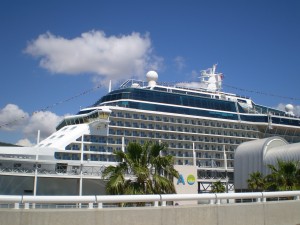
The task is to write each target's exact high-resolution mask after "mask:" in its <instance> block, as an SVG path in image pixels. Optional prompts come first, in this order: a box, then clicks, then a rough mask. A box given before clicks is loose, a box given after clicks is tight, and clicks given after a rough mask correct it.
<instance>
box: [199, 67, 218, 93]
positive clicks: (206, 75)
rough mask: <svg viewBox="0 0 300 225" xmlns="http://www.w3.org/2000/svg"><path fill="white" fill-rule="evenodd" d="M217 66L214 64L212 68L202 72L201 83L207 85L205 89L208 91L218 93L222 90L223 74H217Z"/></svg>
mask: <svg viewBox="0 0 300 225" xmlns="http://www.w3.org/2000/svg"><path fill="white" fill-rule="evenodd" d="M216 68H217V64H214V65H213V66H212V68H208V69H206V70H202V71H201V77H200V79H201V83H203V84H204V85H205V87H204V88H205V89H206V90H208V91H213V92H218V91H221V89H222V79H223V74H222V73H217V72H216Z"/></svg>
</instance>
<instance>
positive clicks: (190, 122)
mask: <svg viewBox="0 0 300 225" xmlns="http://www.w3.org/2000/svg"><path fill="white" fill-rule="evenodd" d="M111 118H120V119H122V118H125V119H135V120H140V121H156V122H163V123H171V124H186V125H197V126H204V127H216V128H228V129H236V130H249V131H250V130H252V131H257V129H256V128H255V127H253V126H250V125H241V124H232V123H221V122H215V121H205V120H193V119H182V118H175V117H161V116H154V115H147V116H146V115H143V114H142V115H140V114H130V113H122V112H118V113H115V112H112V113H111ZM111 122H112V121H111ZM128 123H131V122H128Z"/></svg>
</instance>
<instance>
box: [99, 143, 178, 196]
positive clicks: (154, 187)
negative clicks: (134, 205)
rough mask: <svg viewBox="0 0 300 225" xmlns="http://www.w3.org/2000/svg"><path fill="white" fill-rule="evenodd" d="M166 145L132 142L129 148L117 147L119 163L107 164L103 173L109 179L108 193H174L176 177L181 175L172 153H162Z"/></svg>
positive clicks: (115, 152)
mask: <svg viewBox="0 0 300 225" xmlns="http://www.w3.org/2000/svg"><path fill="white" fill-rule="evenodd" d="M165 150H166V145H165V144H161V143H153V142H146V143H145V144H144V145H140V144H139V143H135V142H131V143H129V144H128V146H127V151H126V152H122V151H114V154H115V155H116V158H117V160H118V161H119V162H120V163H119V164H118V165H117V166H112V165H110V166H108V167H106V169H105V170H104V171H103V174H102V177H103V178H104V179H107V180H108V182H107V184H106V192H107V193H108V194H118V195H119V194H171V193H175V192H176V191H175V187H174V184H173V178H174V177H176V178H178V177H179V173H178V172H177V171H176V170H175V169H174V159H173V156H170V155H166V156H163V155H162V154H161V153H162V152H164V151H165Z"/></svg>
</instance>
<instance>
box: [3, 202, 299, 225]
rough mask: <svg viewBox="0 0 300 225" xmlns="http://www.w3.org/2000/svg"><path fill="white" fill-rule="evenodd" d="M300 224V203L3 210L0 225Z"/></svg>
mask: <svg viewBox="0 0 300 225" xmlns="http://www.w3.org/2000/svg"><path fill="white" fill-rule="evenodd" d="M10 224H12V225H83V224H88V225H100V224H101V225H196V224H197V225H202V224H203V225H299V224H300V201H282V202H267V203H253V204H251V203H240V204H228V205H197V206H195V205H193V206H168V207H157V208H154V207H152V208H110V209H92V210H89V209H48V210H47V209H28V210H25V209H0V225H10Z"/></svg>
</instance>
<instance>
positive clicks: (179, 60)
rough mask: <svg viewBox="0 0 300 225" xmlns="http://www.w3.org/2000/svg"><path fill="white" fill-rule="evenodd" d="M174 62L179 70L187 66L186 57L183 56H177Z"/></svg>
mask: <svg viewBox="0 0 300 225" xmlns="http://www.w3.org/2000/svg"><path fill="white" fill-rule="evenodd" d="M174 62H175V65H176V68H177V69H178V70H179V71H180V70H182V69H183V68H184V67H185V59H184V58H183V57H182V56H177V57H175V59H174Z"/></svg>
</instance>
